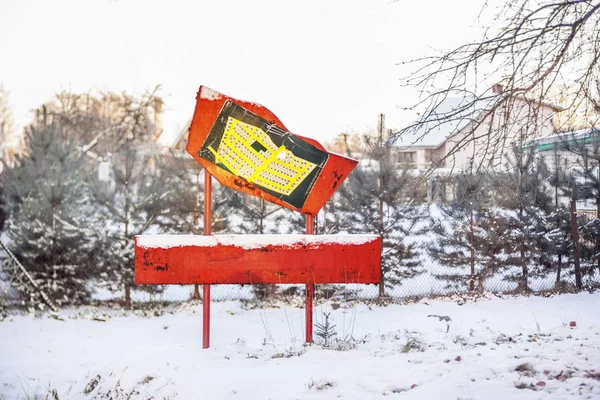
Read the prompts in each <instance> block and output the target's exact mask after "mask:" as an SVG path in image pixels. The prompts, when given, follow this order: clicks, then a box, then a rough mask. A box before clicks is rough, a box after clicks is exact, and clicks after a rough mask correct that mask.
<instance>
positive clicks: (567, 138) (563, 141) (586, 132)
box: [527, 126, 600, 152]
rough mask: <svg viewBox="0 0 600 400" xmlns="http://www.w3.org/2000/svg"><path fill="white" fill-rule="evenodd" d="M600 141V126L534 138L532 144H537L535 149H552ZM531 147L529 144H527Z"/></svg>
mask: <svg viewBox="0 0 600 400" xmlns="http://www.w3.org/2000/svg"><path fill="white" fill-rule="evenodd" d="M598 142H600V126H595V127H592V128H584V129H577V130H574V131H569V132H559V133H555V134H552V135H548V136H544V137H543V138H540V139H537V140H533V141H531V142H530V145H533V146H535V147H534V150H535V151H539V152H541V151H550V150H554V149H556V148H560V147H563V148H567V147H569V146H572V145H575V144H577V145H583V144H588V143H598ZM527 147H529V145H528V146H527Z"/></svg>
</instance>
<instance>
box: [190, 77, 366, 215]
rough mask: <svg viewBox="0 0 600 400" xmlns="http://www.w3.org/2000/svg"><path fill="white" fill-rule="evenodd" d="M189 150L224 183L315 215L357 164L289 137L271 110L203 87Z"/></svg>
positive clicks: (292, 135)
mask: <svg viewBox="0 0 600 400" xmlns="http://www.w3.org/2000/svg"><path fill="white" fill-rule="evenodd" d="M187 151H188V153H190V154H191V155H192V156H193V157H194V158H195V159H196V160H197V161H198V162H199V163H200V164H202V166H203V167H204V168H206V170H208V172H209V173H210V174H211V175H213V176H214V177H215V178H216V179H217V180H218V181H219V182H220V183H221V184H222V185H225V186H228V187H230V188H232V189H234V190H237V191H240V192H244V193H247V194H250V195H253V196H257V197H261V198H263V199H265V200H266V201H269V202H271V203H275V204H278V205H281V206H283V207H286V208H289V209H291V210H294V211H299V212H301V213H303V214H309V215H316V214H317V213H318V212H319V210H320V209H321V208H322V207H323V205H324V204H325V203H326V202H327V200H328V199H329V198H330V197H331V195H332V194H333V193H334V192H335V190H336V189H337V188H338V187H339V186H340V185H341V183H342V182H343V181H344V179H346V177H347V176H348V174H350V172H351V171H352V169H353V168H354V167H355V166H356V164H357V163H358V162H357V161H356V160H352V159H350V158H346V157H343V156H341V155H338V154H335V153H330V152H328V151H327V150H325V148H324V147H323V146H322V145H321V144H320V143H318V142H317V141H315V140H313V139H309V138H305V137H302V136H298V135H294V134H292V133H290V132H289V131H288V130H287V128H286V127H285V126H284V125H283V123H282V122H281V121H280V120H279V119H278V118H277V117H276V116H275V114H273V113H272V112H271V111H269V110H268V109H267V108H265V107H263V106H261V105H259V104H255V103H250V102H247V101H242V100H237V99H234V98H232V97H229V96H226V95H224V94H221V93H219V92H216V91H214V90H212V89H210V88H207V87H205V86H200V90H199V91H198V95H197V97H196V109H195V111H194V116H193V119H192V123H191V126H190V132H189V139H188V144H187Z"/></svg>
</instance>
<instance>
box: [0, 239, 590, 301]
mask: <svg viewBox="0 0 600 400" xmlns="http://www.w3.org/2000/svg"><path fill="white" fill-rule="evenodd" d="M413 239H414V243H413V244H414V247H413V249H412V251H413V252H414V253H415V254H416V256H415V257H413V260H412V262H413V264H414V265H412V266H411V268H410V269H405V270H404V271H402V270H401V271H387V272H386V273H384V283H385V284H384V286H383V290H382V287H380V286H379V285H373V284H365V285H363V284H347V285H316V290H315V297H316V301H317V302H318V301H323V300H335V301H339V302H344V301H372V300H375V299H385V301H395V302H403V301H412V300H416V299H421V298H428V297H438V296H456V295H461V296H462V295H465V296H466V295H475V296H477V295H480V294H483V293H495V294H520V293H524V292H525V291H527V292H530V293H537V294H540V293H541V294H546V293H560V292H572V291H576V290H578V289H577V287H576V279H575V267H574V260H573V258H572V257H565V258H564V259H563V260H562V265H561V267H560V271H559V270H557V268H556V263H554V264H552V265H550V266H548V267H547V268H546V269H544V268H542V269H540V268H539V266H533V265H531V266H529V270H528V272H529V274H530V276H528V278H527V289H526V290H524V289H523V287H522V286H520V282H521V281H520V280H519V279H515V277H521V275H522V273H523V271H522V268H521V267H518V266H513V267H508V268H506V267H505V268H502V269H499V270H498V271H496V272H495V273H489V274H487V275H480V274H479V273H480V271H482V270H484V266H482V265H479V264H475V265H474V266H473V267H474V271H475V275H474V276H473V274H472V270H471V266H468V265H465V266H459V267H457V266H448V265H444V264H442V263H441V262H440V260H438V259H436V258H435V257H433V256H432V255H431V254H430V251H429V246H430V244H431V243H433V242H434V241H435V240H437V236H436V234H435V233H434V232H433V231H429V232H425V233H424V234H422V235H420V236H418V237H414V238H413ZM447 250H449V251H450V250H456V249H447ZM463 256H465V254H463ZM467 256H468V254H467ZM555 261H556V260H555ZM0 263H1V264H0V277H1V279H0V306H1V307H2V308H3V309H4V310H5V311H4V312H6V310H26V311H30V312H31V311H34V310H39V309H44V308H45V309H47V307H44V306H41V305H40V304H43V301H42V299H41V298H37V299H34V298H31V297H30V296H29V295H28V294H27V293H25V292H24V291H23V290H22V287H19V285H18V284H16V283H15V276H14V274H13V275H11V274H10V273H9V271H7V270H6V268H5V267H6V265H7V254H6V253H4V254H0ZM392 273H395V275H394V279H389V281H388V280H387V278H388V277H390V276H391V275H390V274H392ZM559 274H560V275H559ZM557 275H559V276H558V278H557ZM457 277H458V279H457ZM471 282H476V283H475V284H472V283H471ZM582 284H583V285H582V286H583V287H582V289H584V290H585V289H594V288H598V287H600V267H599V266H598V265H594V264H591V266H590V267H588V268H584V269H583V275H582ZM266 286H267V285H211V300H212V301H230V300H239V301H243V302H247V303H252V304H255V305H261V304H268V302H276V301H286V302H291V303H296V304H298V305H302V301H303V297H304V295H305V287H304V286H303V285H269V287H266ZM87 287H88V288H89V290H90V292H91V294H92V295H91V301H90V303H89V304H84V305H83V306H92V307H105V308H108V309H119V310H122V309H123V308H124V305H123V299H124V291H119V290H117V291H111V290H108V289H106V288H104V287H102V285H100V283H98V282H96V281H95V280H94V278H92V277H91V279H90V280H89V282H87ZM147 289H148V287H145V286H134V287H133V289H132V291H131V300H132V302H133V308H134V309H135V308H138V309H139V308H144V307H150V306H152V305H157V304H158V305H163V306H164V305H177V304H182V303H185V302H190V301H192V302H193V301H201V300H202V299H201V296H202V288H201V286H199V287H197V288H196V287H195V286H194V285H159V286H154V287H152V290H151V291H148V290H147ZM34 304H35V305H34ZM79 308H80V307H79ZM79 308H78V307H72V306H69V307H66V308H64V309H63V311H64V310H70V311H67V312H72V313H79V312H80V311H79Z"/></svg>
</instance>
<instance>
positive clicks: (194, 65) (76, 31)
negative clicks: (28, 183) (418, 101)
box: [0, 0, 482, 141]
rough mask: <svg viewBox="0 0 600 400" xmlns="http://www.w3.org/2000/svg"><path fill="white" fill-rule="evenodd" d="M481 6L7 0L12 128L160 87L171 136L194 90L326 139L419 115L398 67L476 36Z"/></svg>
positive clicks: (0, 34) (3, 58) (440, 0)
mask: <svg viewBox="0 0 600 400" xmlns="http://www.w3.org/2000/svg"><path fill="white" fill-rule="evenodd" d="M481 4H482V1H475V0H463V1H447V0H431V1H416V2H413V1H411V2H407V1H397V2H394V1H391V0H303V1H282V0H252V1H250V0H223V1H217V0H214V1H201V0H196V1H164V0H163V1H149V0H85V1H83V0H52V1H49V0H40V1H33V0H0V84H2V85H3V86H4V88H5V89H6V90H7V91H9V92H10V93H9V102H10V104H11V106H12V108H13V113H14V115H15V120H16V122H17V125H19V126H23V125H24V124H26V123H27V122H28V121H29V119H30V118H31V112H30V110H32V109H34V108H36V107H38V106H39V105H40V104H42V103H44V102H45V101H48V100H49V99H51V98H52V96H53V95H54V94H55V93H57V92H59V91H61V90H63V89H67V90H69V89H70V90H72V91H73V92H85V91H88V90H90V89H102V90H110V91H117V92H120V91H123V90H125V91H129V92H135V93H141V92H143V91H144V90H145V89H148V88H151V87H154V86H156V85H157V84H160V85H162V92H161V93H162V95H163V97H164V99H165V103H166V105H165V106H166V112H165V116H164V128H165V131H166V134H167V135H174V134H176V133H177V131H179V130H180V129H181V128H182V127H183V125H184V124H185V123H186V121H187V119H188V118H189V117H190V116H191V114H192V112H193V109H194V104H195V95H196V92H197V90H198V87H199V85H206V86H209V87H211V88H213V89H215V90H218V91H220V92H222V93H226V94H228V95H230V96H233V97H238V98H241V99H245V100H250V101H254V102H257V103H261V104H263V105H264V106H266V107H268V108H269V109H271V110H272V111H273V112H274V113H275V114H276V115H277V116H278V117H279V118H280V119H281V120H282V121H283V123H284V124H285V125H286V126H287V127H288V128H289V129H290V130H291V131H292V132H294V133H298V134H301V135H304V136H309V137H313V138H315V139H318V140H321V141H326V140H329V139H331V138H332V137H334V136H335V135H337V134H339V133H341V132H361V131H365V130H366V129H369V128H371V129H373V128H374V127H375V125H376V121H377V115H378V114H379V113H382V112H383V113H385V114H386V115H387V122H388V123H387V125H388V127H392V128H400V127H402V125H404V124H406V123H408V122H410V120H412V119H413V118H414V115H413V114H411V113H407V112H402V111H400V110H399V108H398V106H402V105H407V104H409V103H411V102H413V101H414V100H415V99H414V93H409V92H403V91H402V90H400V81H399V79H400V77H401V76H402V75H403V73H404V72H405V71H403V70H402V69H401V67H398V66H397V65H396V64H397V63H399V62H400V61H402V60H406V59H410V58H413V57H416V56H419V55H425V54H429V53H431V52H432V51H433V49H443V48H447V47H449V46H452V45H455V44H458V43H460V42H462V41H464V40H466V39H468V38H469V37H473V36H474V35H475V34H476V32H477V30H476V29H475V28H472V27H473V26H474V25H475V19H476V17H477V14H478V13H479V11H480V8H481Z"/></svg>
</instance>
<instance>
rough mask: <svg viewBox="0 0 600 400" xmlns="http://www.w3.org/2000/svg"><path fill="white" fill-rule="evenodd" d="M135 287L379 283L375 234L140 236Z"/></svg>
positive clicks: (379, 257)
mask: <svg viewBox="0 0 600 400" xmlns="http://www.w3.org/2000/svg"><path fill="white" fill-rule="evenodd" d="M135 242H136V243H135V283H136V284H228V283H237V284H257V283H261V284H289V283H294V284H313V283H315V284H323V283H378V282H379V280H380V275H381V271H380V265H381V238H380V237H378V236H373V235H344V236H337V235H319V236H315V235H240V236H236V235H228V236H197V235H187V236H182V235H172V236H171V235H157V236H154V235H141V236H136V238H135Z"/></svg>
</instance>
